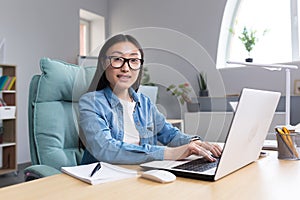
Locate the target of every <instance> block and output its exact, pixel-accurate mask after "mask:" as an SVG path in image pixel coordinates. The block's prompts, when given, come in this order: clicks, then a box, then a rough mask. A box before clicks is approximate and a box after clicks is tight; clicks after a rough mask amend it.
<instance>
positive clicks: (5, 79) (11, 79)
mask: <svg viewBox="0 0 300 200" xmlns="http://www.w3.org/2000/svg"><path fill="white" fill-rule="evenodd" d="M15 82H16V77H15V76H7V75H4V76H1V77H0V90H11V89H12V88H13V86H14V84H15Z"/></svg>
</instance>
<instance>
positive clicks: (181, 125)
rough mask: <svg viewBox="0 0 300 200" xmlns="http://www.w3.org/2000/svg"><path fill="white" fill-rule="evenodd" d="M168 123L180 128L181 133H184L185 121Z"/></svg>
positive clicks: (170, 120)
mask: <svg viewBox="0 0 300 200" xmlns="http://www.w3.org/2000/svg"><path fill="white" fill-rule="evenodd" d="M167 122H169V123H170V124H173V125H174V126H176V125H177V126H176V127H178V128H179V129H180V130H181V131H184V122H183V119H167Z"/></svg>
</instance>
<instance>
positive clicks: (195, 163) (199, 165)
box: [174, 158, 220, 172]
mask: <svg viewBox="0 0 300 200" xmlns="http://www.w3.org/2000/svg"><path fill="white" fill-rule="evenodd" d="M216 159H217V160H216V161H215V162H209V161H207V160H206V159H205V158H198V159H195V160H192V161H190V162H187V163H184V164H182V165H178V166H176V167H174V169H184V170H188V171H195V172H203V171H206V170H209V169H211V168H214V167H216V166H217V165H218V163H219V160H220V158H216Z"/></svg>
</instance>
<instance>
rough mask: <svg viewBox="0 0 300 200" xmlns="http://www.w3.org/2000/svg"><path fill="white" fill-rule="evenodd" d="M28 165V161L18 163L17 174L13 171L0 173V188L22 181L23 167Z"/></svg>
mask: <svg viewBox="0 0 300 200" xmlns="http://www.w3.org/2000/svg"><path fill="white" fill-rule="evenodd" d="M30 165H31V164H30V163H22V164H19V165H18V173H17V175H16V174H15V173H8V174H3V175H0V188H1V187H5V186H9V185H14V184H18V183H22V182H24V169H25V168H26V167H27V166H30Z"/></svg>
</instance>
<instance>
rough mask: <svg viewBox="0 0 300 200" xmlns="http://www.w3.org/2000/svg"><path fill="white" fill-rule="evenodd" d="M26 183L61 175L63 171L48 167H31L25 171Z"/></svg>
mask: <svg viewBox="0 0 300 200" xmlns="http://www.w3.org/2000/svg"><path fill="white" fill-rule="evenodd" d="M24 174H25V181H31V180H34V179H38V178H43V177H46V176H52V175H55V174H61V171H59V170H58V169H55V168H53V167H50V166H48V165H31V166H29V167H27V168H25V169H24Z"/></svg>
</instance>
